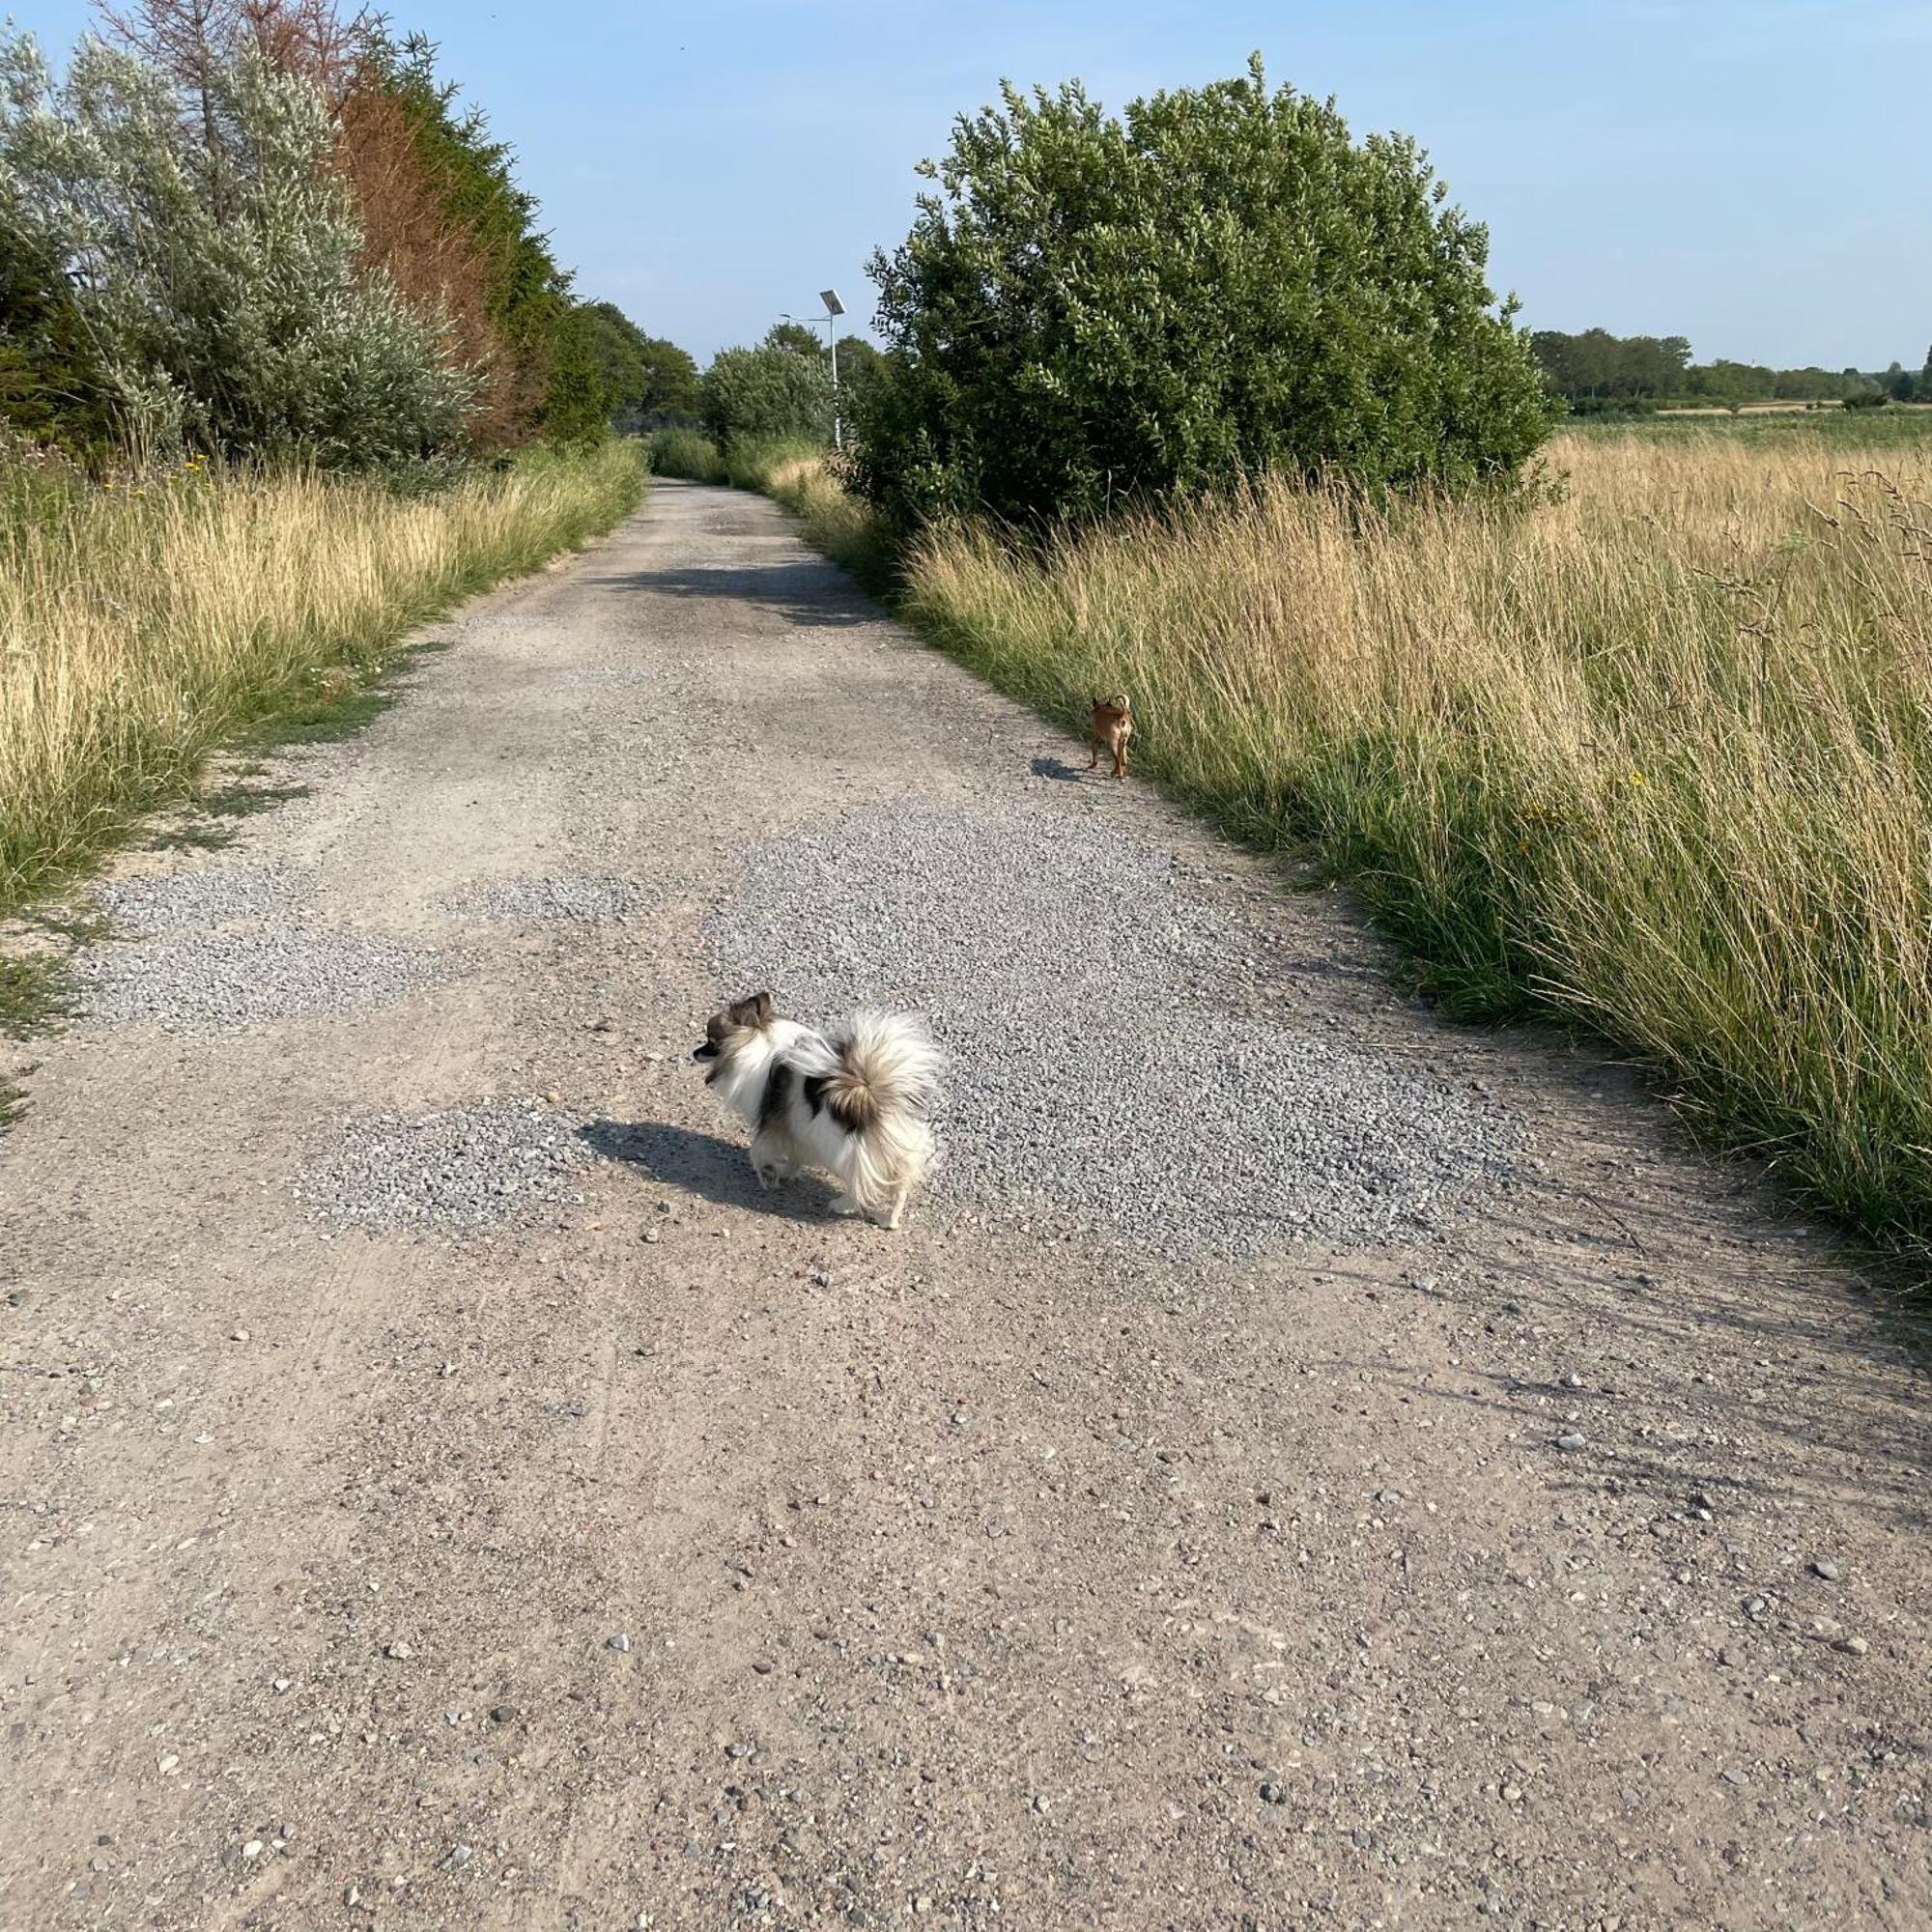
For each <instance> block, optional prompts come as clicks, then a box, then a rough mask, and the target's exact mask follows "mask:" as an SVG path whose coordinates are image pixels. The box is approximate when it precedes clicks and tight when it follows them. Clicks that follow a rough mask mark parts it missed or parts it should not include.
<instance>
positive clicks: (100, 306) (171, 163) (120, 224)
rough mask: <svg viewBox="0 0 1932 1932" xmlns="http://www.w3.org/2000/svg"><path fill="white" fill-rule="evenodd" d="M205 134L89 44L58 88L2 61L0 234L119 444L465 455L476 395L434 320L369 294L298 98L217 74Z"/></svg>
mask: <svg viewBox="0 0 1932 1932" xmlns="http://www.w3.org/2000/svg"><path fill="white" fill-rule="evenodd" d="M206 87H207V93H208V99H209V100H210V103H211V113H210V119H209V121H208V123H207V124H206V128H201V127H197V128H195V130H194V131H193V132H190V131H189V129H188V128H186V127H185V124H184V122H183V119H182V116H181V114H180V112H179V107H178V102H177V99H176V97H175V95H174V92H173V90H172V88H171V87H170V85H169V83H168V82H167V81H166V79H165V78H164V77H163V76H162V75H161V74H159V73H158V72H157V71H156V70H155V69H153V68H151V67H148V66H147V65H145V64H144V63H143V62H141V61H140V60H138V59H136V58H135V57H134V56H132V55H130V54H127V53H123V52H119V51H116V50H114V49H112V48H109V47H107V46H106V45H104V44H103V43H100V42H99V41H98V40H92V39H89V40H84V41H82V42H81V43H80V45H79V46H78V48H77V49H76V50H75V52H74V56H73V60H72V63H71V68H70V70H69V73H68V77H67V81H66V84H65V85H64V86H62V87H58V88H57V87H56V86H55V85H54V83H53V80H52V77H51V75H50V74H49V72H48V71H47V69H46V66H45V64H44V63H43V61H42V59H41V57H40V54H39V51H38V49H37V48H36V47H35V45H34V43H32V42H31V41H30V40H27V39H25V38H22V37H14V38H10V39H5V40H0V212H4V216H5V218H6V219H7V221H8V222H9V223H10V225H12V227H13V229H14V234H15V236H16V237H17V238H18V242H17V245H19V246H21V247H22V248H23V249H24V250H25V252H26V253H27V255H28V256H29V258H30V259H33V260H37V261H39V262H40V263H42V264H44V265H46V272H47V274H48V276H49V278H50V279H51V280H52V281H54V282H55V283H56V284H57V285H58V286H59V288H60V289H61V291H62V292H63V295H64V298H65V299H67V300H68V301H71V304H72V306H73V308H74V310H75V312H76V313H77V315H78V316H79V318H80V321H81V323H82V324H83V326H84V328H85V331H86V334H87V336H88V338H89V339H90V341H91V342H92V344H93V345H94V346H95V349H96V352H97V354H98V355H99V364H100V373H101V378H102V381H103V382H104V384H105V385H106V387H107V388H108V390H109V391H110V392H111V394H112V396H113V399H114V406H115V411H116V413H117V414H118V416H119V418H120V421H121V425H122V428H123V430H124V432H125V433H126V435H127V436H128V440H130V441H132V442H134V443H135V444H136V445H137V446H140V447H146V448H150V449H163V450H164V449H167V448H169V447H172V446H177V445H179V444H181V443H183V442H186V443H191V444H195V445H198V446H200V447H203V448H206V449H210V450H242V451H248V452H256V453H263V454H268V455H271V456H298V457H303V458H306V459H310V460H313V461H316V462H319V463H322V464H324V465H326V466H328V467H332V468H359V467H367V466H371V465H376V464H382V463H393V462H407V461H410V460H412V459H419V458H422V457H425V456H430V455H433V454H435V453H436V452H437V451H439V450H440V449H443V448H445V447H447V446H449V445H451V444H453V443H455V442H457V441H459V440H461V437H462V434H463V428H464V413H465V406H466V403H467V401H468V397H469V382H468V380H467V379H466V378H465V377H463V376H462V375H460V374H458V373H456V372H454V371H452V370H451V369H449V368H447V367H445V366H444V362H443V357H442V341H441V333H440V327H439V325H438V322H437V321H436V319H435V318H433V317H430V316H426V315H424V314H423V313H421V312H419V311H417V310H415V309H413V308H412V307H411V305H410V304H409V303H408V302H407V301H406V300H405V299H404V298H403V297H402V295H401V293H400V292H399V291H398V290H397V288H396V286H395V284H394V283H393V282H392V281H391V280H389V278H388V277H387V276H386V275H384V274H383V273H381V272H380V271H377V272H370V273H365V272H363V271H362V270H361V266H360V262H359V256H360V252H361V248H362V240H363V237H362V230H361V227H360V224H359V223H358V221H357V220H356V217H355V208H354V204H353V202H352V200H351V197H350V194H349V190H348V188H347V187H346V185H344V184H343V182H342V180H341V178H340V175H339V174H338V172H337V171H336V170H335V169H334V168H332V167H331V166H330V165H329V161H330V155H331V151H332V148H333V145H334V140H335V129H334V127H333V125H332V123H331V121H330V118H329V114H328V110H327V104H326V103H325V101H324V99H323V98H322V96H321V94H320V92H319V91H318V90H317V88H316V87H315V86H313V85H312V84H311V83H309V82H307V81H304V80H301V79H298V78H297V77H296V76H294V75H291V74H286V73H280V72H277V71H273V70H272V69H270V67H269V66H268V64H267V63H266V62H265V61H264V60H263V59H262V58H261V57H260V56H259V55H257V54H255V53H253V52H252V51H248V52H243V53H242V54H241V55H239V56H238V57H236V58H235V59H233V60H229V61H226V62H222V63H217V64H214V65H213V66H211V67H210V69H209V70H208V71H207V75H206Z"/></svg>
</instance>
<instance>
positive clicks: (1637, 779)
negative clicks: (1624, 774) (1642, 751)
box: [1631, 772, 1643, 785]
mask: <svg viewBox="0 0 1932 1932" xmlns="http://www.w3.org/2000/svg"><path fill="white" fill-rule="evenodd" d="M1642 782H1643V774H1642V773H1641V772H1633V773H1632V774H1631V783H1632V784H1634V785H1640V784H1641V783H1642Z"/></svg>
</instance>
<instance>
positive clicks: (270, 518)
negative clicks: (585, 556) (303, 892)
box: [0, 444, 643, 912]
mask: <svg viewBox="0 0 1932 1932" xmlns="http://www.w3.org/2000/svg"><path fill="white" fill-rule="evenodd" d="M642 468H643V466H642V462H641V459H640V457H639V454H638V452H637V450H636V448H635V447H634V446H631V447H627V446H625V445H621V444H613V445H611V446H609V447H607V448H605V449H602V450H599V451H596V452H594V453H591V454H589V455H584V456H572V457H547V456H537V457H532V458H530V459H527V460H526V461H522V462H520V463H519V464H518V465H517V466H516V467H515V468H513V469H509V470H508V471H506V472H503V473H500V474H496V473H492V474H483V475H477V476H473V477H471V478H469V480H467V481H463V482H461V483H458V484H457V485H456V486H455V487H453V488H450V489H447V490H443V491H440V492H438V493H437V494H434V495H428V496H420V497H403V496H399V495H397V494H395V493H394V492H393V491H392V490H388V489H385V488H384V487H383V486H382V485H381V484H378V483H373V482H355V481H342V480H326V479H323V478H320V477H317V476H313V475H289V474H282V475H270V476H239V475H238V476H228V477H217V476H211V475H205V474H202V473H199V472H198V471H196V470H194V469H189V470H188V471H185V472H177V473H176V474H174V475H171V476H167V477H150V478H148V479H146V480H145V481H141V482H136V483H131V484H124V485H120V486H110V487H107V488H94V487H91V486H88V485H86V484H84V483H82V482H80V481H79V480H77V479H75V478H72V477H70V476H66V475H64V474H62V473H61V472H59V471H57V470H55V471H50V470H47V469H32V468H30V467H27V466H24V465H14V466H12V467H11V468H5V467H0V912H4V911H5V910H7V909H8V908H10V907H13V906H15V905H18V904H19V903H20V902H21V901H22V899H23V898H24V897H25V896H26V895H28V894H29V893H31V892H33V891H35V890H36V889H38V888H40V887H42V886H43V885H45V884H47V883H49V882H50V881H52V880H53V879H55V878H57V877H59V876H60V875H61V874H62V873H64V872H66V871H68V870H71V868H72V867H76V866H78V865H80V864H82V863H84V862H85V861H86V860H87V859H89V858H90V857H92V856H93V855H94V854H95V853H96V852H97V851H98V850H99V847H100V846H101V845H102V844H103V842H105V841H106V840H107V839H109V838H112V837H113V836H114V834H115V832H116V831H117V830H118V828H120V827H121V826H122V825H124V824H125V823H126V822H127V820H128V818H129V817H130V816H132V815H133V814H135V813H137V812H139V811H141V810H146V809H147V808H149V807H152V806H154V805H156V804H157V803H159V802H161V801H162V800H165V799H167V798H170V797H175V796H179V795H181V794H182V792H183V791H184V790H185V789H186V788H187V787H188V786H189V785H191V783H192V781H193V779H194V776H195V773H196V772H197V770H198V769H199V767H200V765H201V762H202V760H203V759H204V757H205V756H206V755H207V753H208V752H209V751H210V750H211V748H213V746H214V745H216V744H217V743H219V742H220V741H221V740H222V739H223V738H224V737H226V736H228V735H229V734H230V733H232V732H234V731H236V730H237V729H238V728H240V727H241V726H244V725H248V724H250V723H252V722H255V721H259V720H262V719H264V718H266V717H270V716H271V715H272V714H273V713H274V712H275V711H276V710H277V709H278V708H280V707H282V706H285V705H286V704H288V703H290V702H291V701H295V700H298V699H301V698H304V697H310V698H312V697H313V696H315V694H316V692H317V691H318V689H321V688H323V686H324V683H325V681H330V680H332V681H333V683H334V684H335V685H336V686H341V685H345V684H354V683H355V679H356V676H358V675H359V674H360V673H363V672H366V671H368V670H370V669H372V668H375V667H376V666H377V665H379V664H380V662H381V660H382V658H383V656H384V653H385V652H386V651H387V649H388V648H389V647H390V646H391V645H392V644H393V643H394V641H395V640H396V639H397V638H398V637H400V636H401V635H402V633H403V632H405V631H406V630H408V629H409V628H410V627H411V626H412V624H416V623H419V622H420V621H422V620H423V619H424V618H426V617H428V616H430V615H432V614H433V613H435V612H436V611H440V610H441V609H443V608H446V607H447V606H448V605H449V604H450V603H452V602H453V601H455V600H456V599H458V598H460V597H463V596H466V595H468V594H469V593H470V592H472V591H475V590H478V589H480V588H482V587H483V586H485V585H486V584H489V583H492V582H496V581H497V579H499V578H502V577H505V576H509V575H512V574H514V573H517V572H519V571H525V570H529V569H533V568H534V567H535V566H536V565H537V564H539V563H541V562H542V561H543V560H544V559H545V558H546V557H548V556H550V555H552V554H554V553H555V552H557V551H559V550H562V549H566V548H569V547H570V546H572V545H575V544H579V543H582V542H583V541H585V540H586V539H587V538H589V537H591V536H592V535H595V534H596V533H598V532H600V531H602V530H605V529H608V528H609V527H610V526H611V525H612V524H614V523H615V522H616V521H617V520H618V519H619V518H620V517H621V516H623V515H624V513H625V512H626V511H627V510H628V509H630V508H631V507H632V506H633V505H634V504H635V503H636V502H637V500H638V496H639V491H640V489H641V487H642Z"/></svg>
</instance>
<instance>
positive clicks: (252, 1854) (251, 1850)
mask: <svg viewBox="0 0 1932 1932" xmlns="http://www.w3.org/2000/svg"><path fill="white" fill-rule="evenodd" d="M241 1856H242V1857H243V1858H244V1859H259V1858H260V1857H261V1856H262V1841H261V1839H260V1838H250V1839H249V1840H248V1842H247V1843H246V1844H245V1845H243V1846H242V1847H241Z"/></svg>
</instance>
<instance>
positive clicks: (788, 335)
mask: <svg viewBox="0 0 1932 1932" xmlns="http://www.w3.org/2000/svg"><path fill="white" fill-rule="evenodd" d="M758 346H759V348H761V349H788V350H789V351H790V352H791V353H792V354H793V355H816V356H818V357H820V358H821V359H823V357H824V355H825V338H824V337H823V336H822V335H820V334H819V332H818V331H817V330H816V329H815V328H810V327H807V326H806V324H804V323H802V322H792V321H789V320H787V321H784V322H775V323H773V324H772V326H771V327H769V328H768V329H766V330H765V339H764V341H763V342H761V343H760V344H759V345H758Z"/></svg>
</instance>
